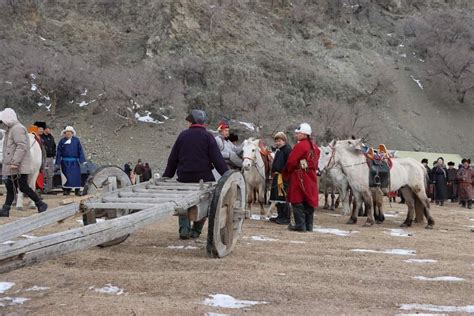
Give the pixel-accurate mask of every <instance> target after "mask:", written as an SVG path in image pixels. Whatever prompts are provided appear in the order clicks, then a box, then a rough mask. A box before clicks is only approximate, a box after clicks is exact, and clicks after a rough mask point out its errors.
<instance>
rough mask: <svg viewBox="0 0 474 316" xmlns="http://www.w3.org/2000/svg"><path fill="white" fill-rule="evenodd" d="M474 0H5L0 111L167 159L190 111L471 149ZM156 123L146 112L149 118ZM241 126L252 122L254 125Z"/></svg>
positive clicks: (266, 125) (113, 147)
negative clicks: (73, 129) (13, 111)
mask: <svg viewBox="0 0 474 316" xmlns="http://www.w3.org/2000/svg"><path fill="white" fill-rule="evenodd" d="M473 12H474V3H473V2H472V1H469V0H449V1H448V0H446V1H441V0H433V1H427V0H426V1H425V0H312V1H294V2H290V1H286V0H279V1H277V0H268V1H256V0H253V1H237V0H227V1H225V0H220V1H211V0H203V1H191V0H179V1H171V0H168V1H167V0H143V1H139V2H138V3H135V2H133V3H132V2H129V1H124V0H122V1H112V0H100V1H92V0H91V1H54V0H51V1H43V2H38V1H14V0H10V1H0V39H1V41H0V66H1V71H0V97H1V100H2V101H0V102H1V104H0V107H4V106H10V107H14V108H15V109H17V110H18V112H19V113H20V115H21V118H22V120H23V121H24V122H31V121H32V120H37V119H45V120H47V121H49V122H52V124H53V126H55V127H56V131H57V132H58V131H59V129H60V128H61V127H63V126H64V125H66V124H73V125H75V126H76V127H77V129H78V131H79V134H80V136H81V137H82V139H83V142H84V143H85V147H86V150H87V152H88V155H89V156H90V158H91V159H93V160H95V161H97V162H99V163H120V164H122V163H123V162H124V161H126V160H135V159H136V158H138V157H141V158H142V159H144V160H146V161H150V162H151V163H152V165H154V166H155V169H156V168H158V169H159V168H162V167H163V165H164V164H165V162H164V160H165V158H166V156H167V154H168V152H169V148H170V145H171V144H172V143H173V141H174V139H175V137H176V134H177V133H178V132H179V131H180V130H181V129H182V128H183V127H184V120H183V118H184V117H185V113H186V112H187V111H188V110H189V109H190V108H203V109H205V110H206V111H207V112H208V113H209V115H210V117H211V125H212V126H213V125H215V124H216V122H217V121H218V120H220V119H221V118H223V117H226V118H230V119H233V120H235V122H234V124H233V126H234V127H235V128H237V129H238V131H239V133H240V134H241V135H242V136H261V137H265V138H267V139H268V137H269V136H270V135H272V133H274V132H275V131H276V130H287V131H291V130H292V129H293V128H294V127H295V125H296V124H297V123H298V122H300V121H303V120H304V121H308V122H310V123H311V124H312V125H313V126H314V129H315V130H316V134H317V135H318V139H319V140H320V141H321V142H324V141H328V140H329V139H331V138H332V137H347V136H348V135H351V134H356V135H361V136H365V137H367V139H368V142H371V143H374V144H376V143H379V142H384V143H385V144H387V145H388V146H389V147H391V148H397V149H404V150H420V151H436V152H459V153H461V154H463V155H470V156H471V157H472V156H473V149H472V148H473V146H472V145H473V143H472V139H473V128H472V121H473V118H474V77H473V73H474V57H473V56H474V54H473V50H474V34H473V32H474V14H473ZM144 121H151V122H144ZM238 122H248V123H252V124H254V126H258V127H259V128H258V132H257V131H256V130H254V131H252V130H251V129H252V127H250V128H249V126H248V124H247V125H244V124H240V123H238Z"/></svg>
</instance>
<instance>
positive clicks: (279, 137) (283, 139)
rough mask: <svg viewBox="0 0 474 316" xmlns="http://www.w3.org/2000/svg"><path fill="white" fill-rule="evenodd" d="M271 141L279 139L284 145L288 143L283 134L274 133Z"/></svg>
mask: <svg viewBox="0 0 474 316" xmlns="http://www.w3.org/2000/svg"><path fill="white" fill-rule="evenodd" d="M273 139H274V140H277V139H281V140H282V141H284V142H285V143H286V142H287V141H288V138H287V137H286V134H285V133H283V132H278V133H276V134H275V136H273Z"/></svg>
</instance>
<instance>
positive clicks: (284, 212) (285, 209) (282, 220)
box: [275, 203, 290, 225]
mask: <svg viewBox="0 0 474 316" xmlns="http://www.w3.org/2000/svg"><path fill="white" fill-rule="evenodd" d="M277 210H278V217H277V218H276V220H275V223H277V224H278V225H288V224H290V210H289V206H288V205H287V204H286V203H278V204H277Z"/></svg>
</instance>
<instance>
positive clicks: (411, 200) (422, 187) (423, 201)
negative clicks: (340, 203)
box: [333, 139, 434, 228]
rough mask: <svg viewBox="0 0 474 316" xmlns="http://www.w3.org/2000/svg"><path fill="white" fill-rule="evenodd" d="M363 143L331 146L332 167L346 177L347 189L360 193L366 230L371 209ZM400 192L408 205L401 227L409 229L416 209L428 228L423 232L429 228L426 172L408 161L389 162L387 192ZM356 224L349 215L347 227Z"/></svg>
mask: <svg viewBox="0 0 474 316" xmlns="http://www.w3.org/2000/svg"><path fill="white" fill-rule="evenodd" d="M362 147H363V143H362V140H361V139H355V140H342V141H337V142H336V144H335V146H334V157H333V160H334V164H336V165H339V166H340V167H341V168H342V170H343V172H344V174H345V175H346V176H347V179H348V181H349V185H350V186H351V188H352V189H353V190H354V192H356V191H357V192H360V194H361V195H362V196H363V198H364V201H366V207H368V208H369V209H367V223H366V225H367V226H370V225H372V224H373V223H374V215H373V210H372V208H371V206H372V201H373V200H372V192H373V191H372V190H371V188H369V167H368V166H367V163H366V158H365V155H364V154H363V153H362V151H361V149H362ZM399 189H401V191H402V194H403V196H404V198H405V201H406V203H407V205H408V213H407V218H406V220H405V222H404V223H403V224H402V226H411V224H412V222H413V215H414V214H413V213H414V211H415V209H416V211H417V220H418V221H421V220H422V218H421V219H419V216H418V214H420V216H422V215H421V211H422V213H423V214H424V215H425V217H426V219H427V221H428V225H427V226H426V228H432V227H433V225H434V219H433V217H432V216H431V212H430V204H429V200H428V197H427V196H426V169H425V168H424V167H423V165H422V164H421V163H419V162H418V161H416V160H415V159H412V158H392V168H391V170H390V187H389V188H388V190H389V191H397V190H399ZM356 221H357V215H356V214H355V212H354V211H353V212H352V214H351V219H350V223H355V222H356Z"/></svg>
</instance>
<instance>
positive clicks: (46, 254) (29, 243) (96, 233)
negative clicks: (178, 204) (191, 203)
mask: <svg viewBox="0 0 474 316" xmlns="http://www.w3.org/2000/svg"><path fill="white" fill-rule="evenodd" d="M174 208H175V204H174V203H165V204H161V205H159V206H155V207H151V208H148V209H146V210H144V211H141V212H137V213H134V214H130V215H127V216H122V217H118V218H115V219H111V220H107V221H104V222H99V223H96V224H93V225H87V226H84V227H80V228H75V229H71V230H67V231H64V232H59V233H55V234H51V235H47V236H41V237H37V238H34V239H26V240H20V241H16V242H14V243H13V244H7V245H0V273H4V272H8V271H11V270H14V269H18V268H21V267H24V266H27V265H30V264H33V263H37V262H40V261H45V260H49V259H52V258H55V257H57V256H60V255H63V254H67V253H70V252H74V251H77V250H82V249H87V248H90V247H93V246H97V245H100V244H103V243H105V242H107V241H110V240H113V239H116V238H119V237H122V236H124V235H127V234H130V233H132V232H134V231H135V230H137V229H140V228H142V227H144V226H146V225H149V224H152V223H154V222H157V221H159V220H161V219H163V218H165V217H168V216H169V215H171V214H173V212H174Z"/></svg>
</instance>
